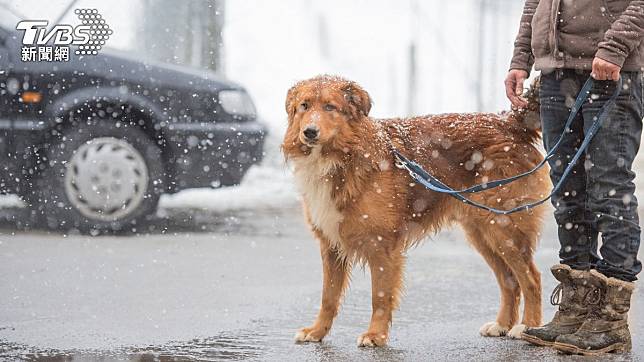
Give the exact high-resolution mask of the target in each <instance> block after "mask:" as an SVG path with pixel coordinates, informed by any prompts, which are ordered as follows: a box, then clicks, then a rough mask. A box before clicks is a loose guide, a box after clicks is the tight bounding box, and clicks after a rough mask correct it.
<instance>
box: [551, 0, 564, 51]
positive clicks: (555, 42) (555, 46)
mask: <svg viewBox="0 0 644 362" xmlns="http://www.w3.org/2000/svg"><path fill="white" fill-rule="evenodd" d="M560 5H561V0H553V2H552V24H553V25H552V33H551V34H550V36H551V43H552V51H553V54H552V55H553V56H554V57H555V59H562V57H561V55H560V54H559V39H558V38H557V27H558V26H559V8H560Z"/></svg>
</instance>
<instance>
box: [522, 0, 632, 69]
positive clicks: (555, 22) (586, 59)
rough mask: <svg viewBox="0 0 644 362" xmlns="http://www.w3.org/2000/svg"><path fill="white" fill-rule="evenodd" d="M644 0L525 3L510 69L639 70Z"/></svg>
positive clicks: (564, 0)
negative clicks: (597, 64) (606, 65)
mask: <svg viewBox="0 0 644 362" xmlns="http://www.w3.org/2000/svg"><path fill="white" fill-rule="evenodd" d="M642 38H644V0H526V2H525V7H524V9H523V16H522V17H521V25H520V27H519V34H518V35H517V38H516V41H515V42H514V55H513V57H512V63H511V65H510V69H523V70H526V71H528V72H530V69H531V68H532V65H533V64H534V65H535V68H536V69H537V70H549V69H555V68H571V69H584V70H590V69H591V64H592V61H593V58H594V57H595V56H597V57H598V58H601V59H603V60H606V61H608V62H611V63H613V64H616V65H619V66H621V67H622V69H623V70H626V71H641V70H643V68H644V41H642Z"/></svg>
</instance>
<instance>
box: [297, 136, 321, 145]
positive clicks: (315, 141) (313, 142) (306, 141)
mask: <svg viewBox="0 0 644 362" xmlns="http://www.w3.org/2000/svg"><path fill="white" fill-rule="evenodd" d="M319 141H320V140H319V139H317V138H316V139H308V138H306V137H300V142H301V143H302V144H303V145H304V146H306V147H308V148H313V147H315V146H317V145H319Z"/></svg>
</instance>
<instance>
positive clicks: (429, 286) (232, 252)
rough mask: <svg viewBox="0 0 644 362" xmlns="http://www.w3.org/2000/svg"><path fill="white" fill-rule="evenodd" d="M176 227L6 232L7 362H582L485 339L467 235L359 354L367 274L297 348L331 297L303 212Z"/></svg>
mask: <svg viewBox="0 0 644 362" xmlns="http://www.w3.org/2000/svg"><path fill="white" fill-rule="evenodd" d="M163 222H165V223H166V225H165V227H164V229H166V230H167V231H166V232H165V233H153V234H149V235H143V236H126V237H114V236H100V237H86V236H80V235H62V234H60V233H48V232H45V231H38V230H36V231H33V230H32V231H26V230H22V229H19V228H16V227H15V225H14V224H13V223H10V222H5V223H3V224H1V225H0V360H15V359H22V360H46V361H58V360H101V361H106V360H107V361H109V360H135V361H136V360H139V361H152V360H246V359H247V360H261V361H266V360H279V361H285V360H288V361H291V360H292V361H349V360H350V361H370V360H377V361H427V360H441V361H442V360H454V361H466V360H477V361H479V360H481V361H497V360H508V361H515V360H526V361H536V360H538V361H558V360H581V359H582V358H579V357H567V356H561V355H558V354H556V353H555V352H553V351H551V350H549V349H544V348H536V347H532V346H530V345H528V344H526V343H524V342H521V341H516V340H510V339H508V338H483V337H480V336H479V335H478V328H479V327H480V326H481V325H482V324H483V323H485V322H488V321H491V320H493V319H494V316H495V315H496V309H497V306H498V290H497V286H496V282H495V280H494V277H493V275H492V272H491V271H490V270H489V269H488V267H487V266H486V265H485V264H484V262H483V260H482V259H481V258H480V257H479V256H478V255H477V254H476V252H475V251H474V250H473V249H471V248H470V247H468V246H467V244H466V242H465V241H464V239H463V236H462V234H461V233H460V231H459V230H451V231H444V232H442V233H440V234H438V235H436V236H435V237H433V238H432V239H431V240H428V241H427V242H425V243H424V244H422V246H420V247H418V248H416V249H413V250H411V251H410V253H409V262H408V267H407V273H406V285H407V288H406V295H405V297H404V299H403V302H402V305H401V308H400V310H399V311H398V312H397V313H396V314H395V316H394V324H393V328H392V331H391V340H390V343H389V346H388V347H386V348H380V349H360V348H357V347H356V345H355V343H356V342H355V341H356V338H357V336H358V335H359V334H360V333H361V332H363V331H364V330H365V328H366V327H367V324H368V321H369V317H370V290H369V273H368V271H365V270H362V269H359V268H358V269H356V270H354V276H353V281H352V284H351V288H350V290H349V292H348V295H347V297H346V298H345V301H344V304H343V308H342V311H341V313H340V315H339V316H338V318H337V320H336V323H335V325H334V327H333V329H332V331H331V333H330V335H329V336H328V337H327V338H326V339H325V341H324V342H323V343H322V344H308V345H296V344H294V343H293V341H292V338H293V335H294V333H295V332H296V330H297V329H298V328H300V327H304V326H307V325H308V324H310V323H311V322H312V320H313V318H314V317H315V313H316V311H317V307H318V305H319V294H320V287H321V286H320V284H321V270H320V261H319V255H318V248H317V245H316V244H315V242H314V241H313V239H312V237H311V235H310V234H309V232H308V230H307V229H306V227H305V225H304V222H303V219H302V217H301V215H300V213H299V210H298V209H297V207H296V206H293V207H287V208H283V209H273V210H262V211H236V212H233V213H228V214H226V215H222V214H212V213H209V212H207V211H194V210H174V211H173V212H172V213H170V215H169V216H168V219H166V220H165V221H163ZM548 225H549V226H548V228H547V230H545V233H544V237H543V240H542V242H541V246H540V249H539V251H538V254H537V260H538V263H539V266H540V268H541V271H542V273H543V281H544V288H545V291H544V307H545V311H544V315H545V317H546V318H547V319H549V318H550V317H551V316H552V314H553V313H554V307H552V306H550V304H549V303H548V302H547V299H548V296H549V292H550V290H552V288H553V287H554V280H553V279H552V277H550V275H549V273H547V271H548V267H549V265H550V264H552V263H553V262H554V261H555V260H556V248H555V243H554V235H555V234H554V228H553V227H552V223H549V224H548ZM194 230H199V231H194ZM634 300H635V301H634V306H633V310H632V313H631V328H632V332H633V338H634V349H633V352H632V353H631V354H628V355H623V356H609V357H610V358H611V359H613V360H644V318H643V317H644V292H643V291H642V289H641V288H640V289H639V290H638V291H637V293H636V296H635V297H634ZM584 360H586V359H584ZM602 360H606V358H604V359H602Z"/></svg>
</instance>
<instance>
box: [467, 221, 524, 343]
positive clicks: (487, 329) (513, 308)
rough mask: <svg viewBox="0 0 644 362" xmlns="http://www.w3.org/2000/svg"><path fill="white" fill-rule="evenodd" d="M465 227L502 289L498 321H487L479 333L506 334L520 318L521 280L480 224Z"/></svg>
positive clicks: (486, 334)
mask: <svg viewBox="0 0 644 362" xmlns="http://www.w3.org/2000/svg"><path fill="white" fill-rule="evenodd" d="M463 229H464V230H465V233H466V235H467V238H468V240H469V242H470V244H471V245H472V246H473V247H474V248H475V249H476V250H477V251H478V252H479V254H481V256H482V257H483V259H485V261H486V262H487V264H488V265H489V266H490V268H491V269H492V271H493V272H494V275H495V277H496V281H497V283H498V284H499V289H500V291H501V305H500V307H499V312H498V313H497V316H496V321H494V322H488V323H485V324H484V325H483V326H481V329H480V330H479V333H480V334H481V335H482V336H485V337H499V336H502V335H505V334H506V333H507V332H508V331H509V330H510V328H512V326H514V324H515V323H516V322H517V320H518V319H519V302H520V300H521V289H520V288H519V282H518V281H517V278H516V277H515V275H514V273H513V272H512V270H511V269H510V267H509V266H508V265H507V264H506V262H505V261H504V260H503V258H502V257H501V256H500V255H498V254H497V253H496V252H495V251H494V250H493V249H492V248H491V247H490V244H489V242H488V241H487V240H486V239H485V238H484V234H483V233H481V231H480V230H479V229H478V225H474V224H464V225H463Z"/></svg>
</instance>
